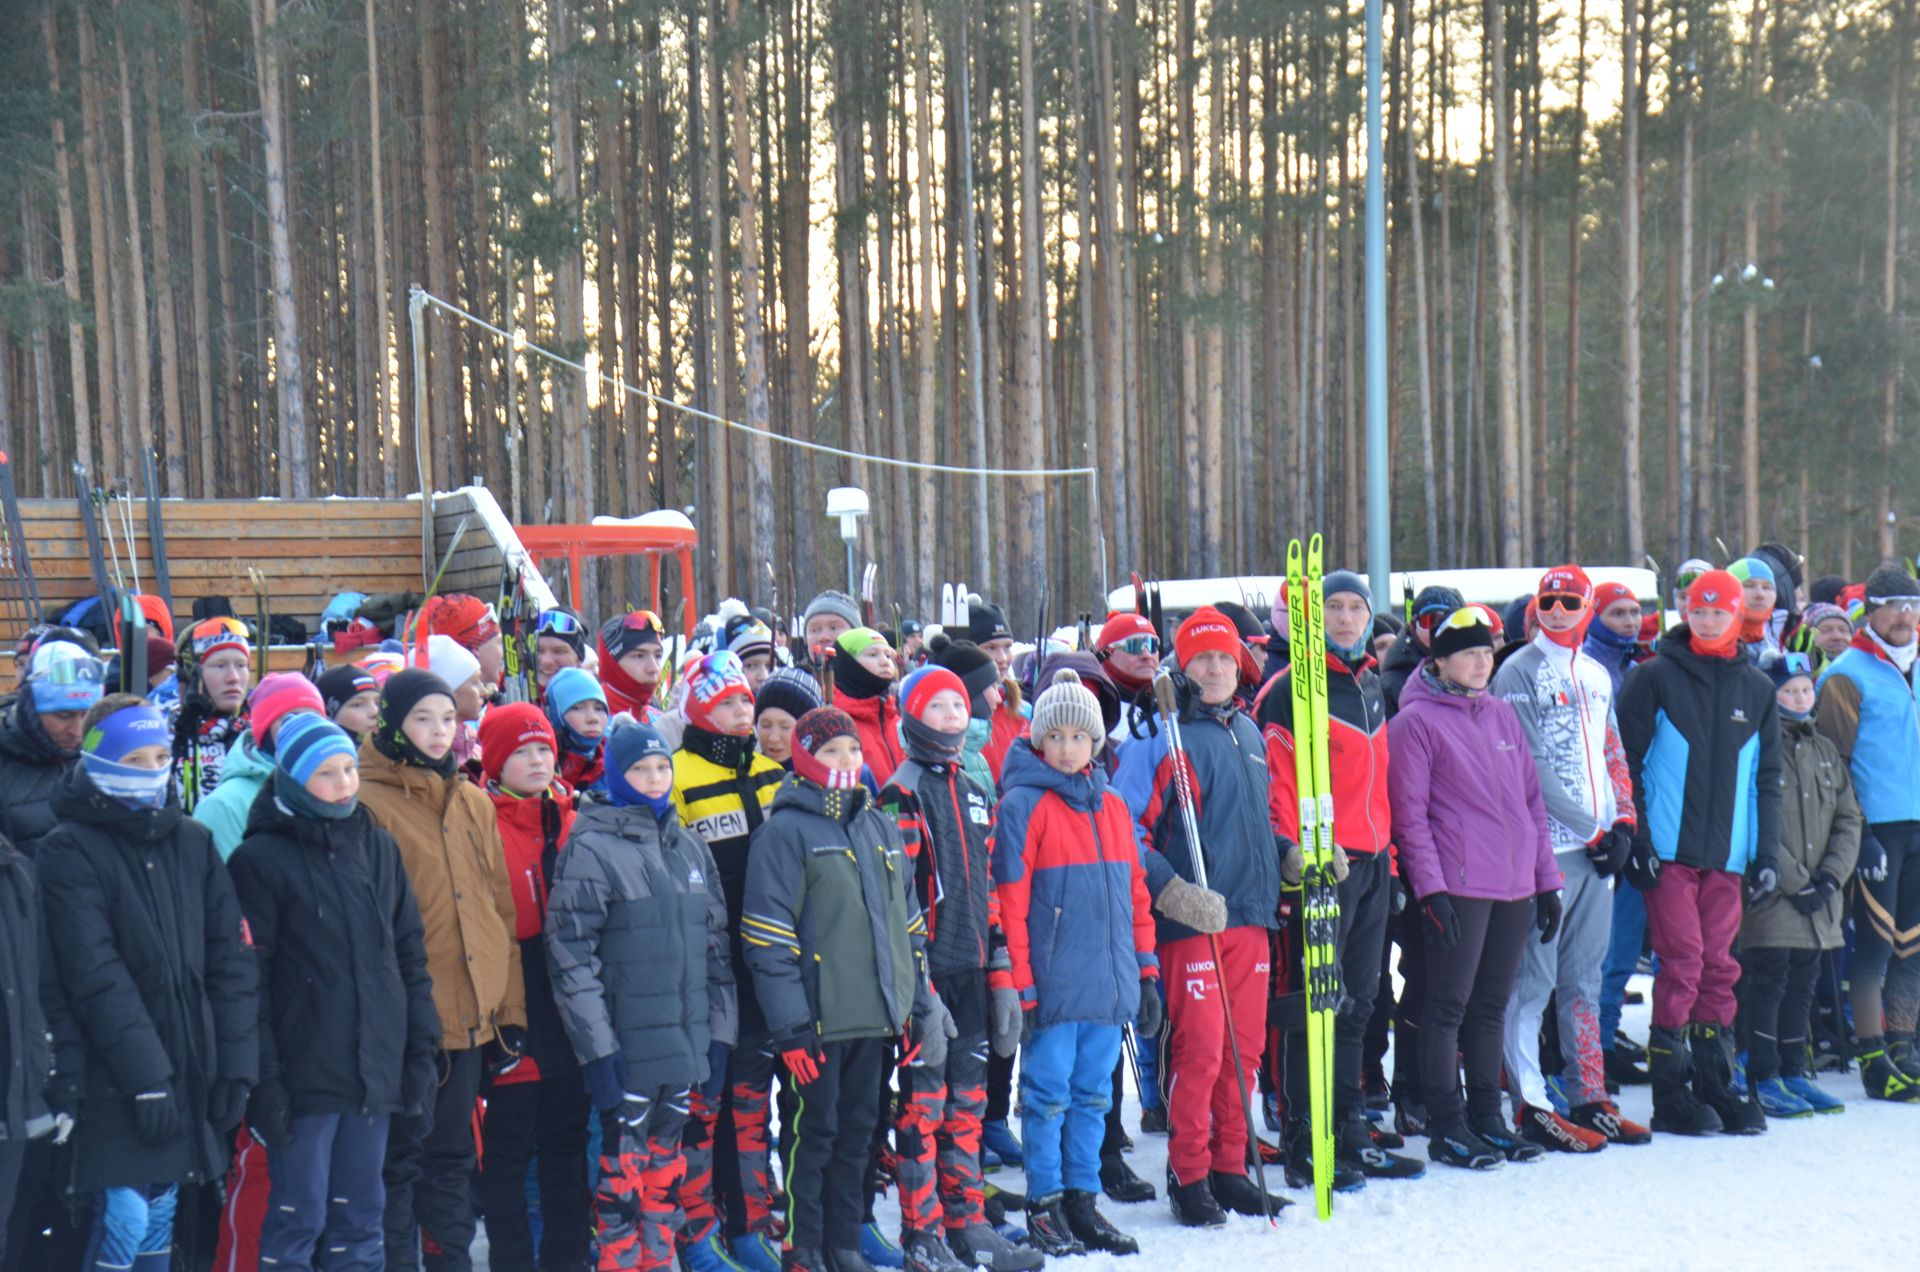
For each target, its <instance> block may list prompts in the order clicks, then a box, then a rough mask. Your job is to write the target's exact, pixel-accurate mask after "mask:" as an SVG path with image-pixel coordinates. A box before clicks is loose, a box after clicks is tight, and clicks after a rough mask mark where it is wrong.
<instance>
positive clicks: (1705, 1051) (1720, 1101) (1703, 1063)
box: [1687, 1024, 1767, 1135]
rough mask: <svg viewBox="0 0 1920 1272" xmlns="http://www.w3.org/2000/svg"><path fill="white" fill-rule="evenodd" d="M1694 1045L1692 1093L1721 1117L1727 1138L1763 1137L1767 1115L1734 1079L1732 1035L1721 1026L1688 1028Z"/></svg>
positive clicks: (1688, 1036)
mask: <svg viewBox="0 0 1920 1272" xmlns="http://www.w3.org/2000/svg"><path fill="white" fill-rule="evenodd" d="M1687 1039H1688V1041H1689V1042H1691V1043H1692V1044H1693V1091H1694V1094H1695V1095H1697V1096H1699V1097H1700V1099H1701V1100H1702V1101H1704V1102H1705V1103H1706V1104H1707V1105H1709V1106H1710V1107H1711V1108H1712V1109H1713V1111H1714V1112H1715V1113H1718V1114H1719V1115H1720V1130H1721V1131H1722V1133H1724V1134H1727V1135H1764V1134H1765V1133H1766V1130H1767V1114H1766V1111H1765V1110H1764V1109H1762V1108H1761V1107H1760V1104H1759V1101H1757V1100H1755V1099H1754V1098H1753V1097H1752V1096H1751V1095H1750V1094H1748V1092H1747V1088H1746V1084H1745V1083H1737V1082H1735V1081H1734V1078H1733V1035H1732V1034H1731V1033H1730V1032H1728V1031H1727V1030H1726V1029H1725V1028H1724V1027H1723V1026H1720V1025H1703V1024H1693V1025H1688V1026H1687Z"/></svg>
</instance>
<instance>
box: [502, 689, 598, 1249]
mask: <svg viewBox="0 0 1920 1272" xmlns="http://www.w3.org/2000/svg"><path fill="white" fill-rule="evenodd" d="M556 749H557V748H556V747H555V746H554V738H553V728H552V726H551V725H549V724H548V723H547V720H546V717H545V716H543V715H541V714H540V709H539V708H538V707H535V706H533V705H532V704H530V703H525V702H516V703H507V704H503V705H501V706H497V707H494V708H493V709H492V710H490V711H488V712H487V716H486V719H485V720H483V721H481V724H480V755H481V757H482V760H483V763H484V766H485V780H486V793H487V797H488V798H489V799H491V800H492V801H493V808H494V814H495V817H496V820H497V822H498V824H499V827H500V843H501V846H502V848H504V849H505V851H506V860H507V881H508V883H509V884H510V885H511V886H512V888H513V906H514V911H515V913H516V914H517V916H518V918H517V921H516V923H515V925H514V936H515V937H516V938H517V939H518V941H519V942H520V974H521V977H522V979H523V980H524V981H525V982H526V987H527V1045H526V1048H525V1050H524V1051H523V1053H522V1056H521V1059H520V1062H519V1063H518V1064H515V1065H512V1066H511V1067H509V1068H505V1069H502V1070H499V1071H496V1072H494V1073H493V1074H491V1075H490V1076H489V1081H488V1084H487V1087H486V1092H487V1119H486V1122H485V1124H484V1126H483V1128H482V1129H483V1134H484V1144H483V1152H482V1154H481V1173H480V1203H481V1206H482V1208H483V1209H484V1210H485V1212H486V1216H487V1244H488V1249H489V1251H490V1252H491V1257H492V1259H493V1262H494V1263H496V1264H498V1265H500V1266H501V1267H503V1268H521V1267H526V1268H531V1267H542V1268H572V1267H579V1266H580V1265H581V1264H583V1263H585V1262H586V1259H587V1234H588V1232H589V1230H590V1228H591V1217H590V1215H589V1213H588V1209H589V1205H590V1198H591V1196H592V1193H591V1191H590V1189H589V1187H588V1184H587V1117H588V1106H587V1088H586V1085H585V1083H584V1082H582V1081H581V1078H580V1066H579V1063H578V1062H577V1061H576V1060H575V1059H574V1055H573V1047H572V1046H571V1045H570V1044H569V1043H568V1041H567V1032H566V1028H565V1026H564V1024H563V1023H562V1021H561V1019H560V1012H559V1009H558V1008H557V1007H556V1006H555V1005H554V998H553V986H552V984H551V982H550V981H549V979H548V976H547V945H546V941H545V939H544V937H543V935H542V932H543V929H544V927H545V923H546V912H547V895H548V890H549V889H550V888H551V887H552V886H553V881H554V878H555V875H556V872H557V871H558V869H559V865H560V860H561V858H562V857H563V856H564V855H565V853H564V852H563V849H564V848H565V846H566V843H567V836H568V833H569V832H570V830H571V829H572V826H573V820H574V796H573V792H572V791H569V790H568V789H567V788H566V786H565V785H564V784H563V783H561V782H559V781H557V780H555V778H554V774H553V767H554V754H555V751H556ZM536 1161H537V1162H538V1163H539V1177H540V1215H541V1228H540V1250H539V1256H540V1257H539V1258H538V1259H535V1257H534V1248H533V1229H532V1226H531V1224H530V1223H529V1222H528V1219H527V1187H526V1183H527V1167H528V1166H529V1165H530V1164H532V1163H534V1162H536Z"/></svg>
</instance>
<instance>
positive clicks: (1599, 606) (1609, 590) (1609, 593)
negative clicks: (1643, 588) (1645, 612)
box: [1593, 583, 1640, 614]
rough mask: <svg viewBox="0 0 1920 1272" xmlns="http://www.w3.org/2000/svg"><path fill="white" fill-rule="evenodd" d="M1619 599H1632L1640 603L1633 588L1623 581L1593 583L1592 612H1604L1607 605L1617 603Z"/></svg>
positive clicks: (1635, 602)
mask: <svg viewBox="0 0 1920 1272" xmlns="http://www.w3.org/2000/svg"><path fill="white" fill-rule="evenodd" d="M1621 601H1632V602H1633V603H1634V604H1636V605H1637V604H1639V603H1640V598H1639V597H1637V596H1635V595H1634V594H1633V589H1632V588H1630V587H1628V586H1627V585H1626V584H1625V583H1595V584H1594V585H1593V612H1594V613H1596V614H1604V613H1606V612H1607V607H1608V606H1611V605H1618V604H1619V603H1620V602H1621Z"/></svg>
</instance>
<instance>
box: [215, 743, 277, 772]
mask: <svg viewBox="0 0 1920 1272" xmlns="http://www.w3.org/2000/svg"><path fill="white" fill-rule="evenodd" d="M236 777H239V778H248V777H251V778H254V779H256V780H258V781H262V782H270V781H272V780H273V757H272V756H271V755H268V754H267V753H266V752H265V751H262V750H261V749H260V748H259V747H256V746H255V745H254V744H253V738H252V737H251V736H250V735H247V734H242V735H241V737H240V740H239V741H238V742H236V743H235V744H234V745H233V749H231V750H230V751H228V752H227V756H226V758H225V759H224V760H222V761H221V762H220V780H221V781H223V782H225V781H230V780H231V779H233V778H236Z"/></svg>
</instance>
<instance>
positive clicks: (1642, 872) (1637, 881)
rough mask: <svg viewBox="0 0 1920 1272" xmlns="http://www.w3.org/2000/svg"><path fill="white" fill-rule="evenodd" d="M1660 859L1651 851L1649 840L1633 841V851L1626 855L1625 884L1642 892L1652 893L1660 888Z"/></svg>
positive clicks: (1639, 839) (1651, 845) (1651, 841)
mask: <svg viewBox="0 0 1920 1272" xmlns="http://www.w3.org/2000/svg"><path fill="white" fill-rule="evenodd" d="M1660 864H1661V863H1660V857H1659V855H1658V854H1656V853H1655V852H1654V851H1653V840H1652V839H1651V838H1638V837H1636V838H1635V839H1634V841H1633V851H1631V852H1629V853H1628V854H1627V870H1626V877H1627V882H1628V883H1630V884H1632V885H1633V886H1634V887H1636V888H1638V889H1640V891H1642V892H1652V891H1653V890H1654V889H1655V888H1657V887H1659V886H1660Z"/></svg>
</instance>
